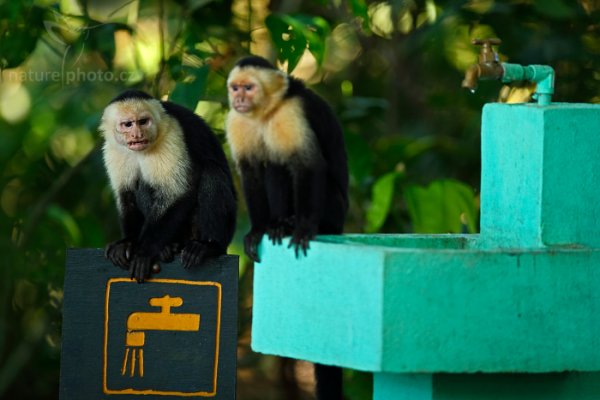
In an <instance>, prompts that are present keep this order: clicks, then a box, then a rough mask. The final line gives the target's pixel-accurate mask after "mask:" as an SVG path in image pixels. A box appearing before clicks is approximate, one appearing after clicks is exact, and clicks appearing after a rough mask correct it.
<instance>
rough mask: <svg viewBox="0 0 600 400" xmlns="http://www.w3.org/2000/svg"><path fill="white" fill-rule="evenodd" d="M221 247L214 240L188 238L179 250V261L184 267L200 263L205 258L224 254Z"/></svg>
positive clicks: (187, 267)
mask: <svg viewBox="0 0 600 400" xmlns="http://www.w3.org/2000/svg"><path fill="white" fill-rule="evenodd" d="M224 253H225V251H224V250H223V248H222V247H221V246H220V245H219V244H218V243H217V242H215V241H212V240H209V241H206V242H205V241H198V240H190V241H189V242H188V243H187V244H186V245H185V247H184V248H183V250H181V263H182V264H183V267H184V268H185V269H189V268H192V267H195V266H198V265H200V264H202V263H203V262H204V261H205V260H206V259H207V258H210V257H215V256H219V255H221V254H224Z"/></svg>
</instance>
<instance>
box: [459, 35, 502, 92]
mask: <svg viewBox="0 0 600 400" xmlns="http://www.w3.org/2000/svg"><path fill="white" fill-rule="evenodd" d="M471 43H473V44H474V45H477V46H481V52H480V53H479V63H477V64H473V65H471V66H470V67H469V69H467V72H465V79H464V80H463V81H462V87H464V88H467V89H469V90H470V91H471V92H475V89H477V81H479V80H492V79H501V78H502V76H503V75H504V69H503V68H502V64H501V63H500V60H499V58H498V53H496V52H495V51H494V49H493V48H492V46H495V45H499V44H500V43H502V42H501V41H500V39H483V40H482V39H473V41H472V42H471Z"/></svg>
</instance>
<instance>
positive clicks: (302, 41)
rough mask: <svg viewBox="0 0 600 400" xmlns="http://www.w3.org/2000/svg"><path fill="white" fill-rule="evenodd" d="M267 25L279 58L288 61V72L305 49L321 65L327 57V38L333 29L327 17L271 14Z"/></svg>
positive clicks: (292, 68)
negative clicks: (326, 19)
mask: <svg viewBox="0 0 600 400" xmlns="http://www.w3.org/2000/svg"><path fill="white" fill-rule="evenodd" d="M265 25H266V27H267V29H268V30H269V32H270V33H271V39H272V40H273V43H274V44H275V46H276V48H277V50H278V54H277V59H278V60H279V61H281V62H286V61H287V63H288V72H291V71H293V70H294V68H296V66H297V65H298V62H299V61H300V58H302V55H303V54H304V51H305V50H306V49H307V48H308V50H309V51H310V52H311V53H312V54H313V56H314V57H315V59H316V60H317V64H318V65H321V64H322V63H323V60H324V58H325V40H326V38H327V36H328V35H329V33H330V31H331V29H330V27H329V24H328V23H327V21H325V19H323V18H321V17H315V16H307V15H296V16H290V15H287V14H270V15H269V16H268V17H267V18H266V19H265Z"/></svg>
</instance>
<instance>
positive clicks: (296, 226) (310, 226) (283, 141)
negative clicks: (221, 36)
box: [226, 56, 348, 400]
mask: <svg viewBox="0 0 600 400" xmlns="http://www.w3.org/2000/svg"><path fill="white" fill-rule="evenodd" d="M227 88H228V93H229V105H230V111H229V114H228V116H227V122H226V131H227V141H228V142H229V146H230V148H231V154H232V156H233V159H234V161H235V163H236V165H237V167H238V170H239V172H240V174H241V178H242V187H243V191H244V197H245V199H246V205H247V207H248V213H249V216H250V222H251V229H250V231H249V232H248V233H247V234H246V236H245V238H244V249H245V252H246V254H247V255H248V256H249V257H250V258H252V259H253V260H254V261H260V260H259V254H258V244H259V243H260V241H261V239H262V237H263V235H264V234H265V233H266V234H267V235H268V237H269V238H270V239H271V241H272V242H273V243H274V244H281V242H282V239H283V237H285V236H288V235H291V239H290V243H289V247H294V250H295V253H296V256H298V254H299V252H302V253H304V255H306V251H307V249H308V247H309V241H310V240H311V239H313V238H314V237H315V235H316V234H341V233H342V231H343V227H344V219H345V217H346V213H347V210H348V166H347V159H346V150H345V147H344V137H343V132H342V128H341V126H340V124H339V122H338V120H337V118H336V116H335V114H334V113H333V111H332V110H331V108H330V107H329V105H328V104H327V103H326V102H325V101H324V100H323V99H322V98H320V97H319V96H318V95H316V94H315V93H314V92H313V91H311V90H310V89H308V88H306V86H305V85H304V83H302V82H301V81H300V80H298V79H295V78H293V77H291V76H289V75H287V74H285V73H283V72H282V71H280V70H278V69H276V68H275V67H274V66H273V65H272V64H271V63H269V62H268V61H267V60H265V59H263V58H261V57H256V56H250V57H246V58H243V59H241V60H240V61H238V62H237V64H236V65H235V67H234V68H233V69H232V71H231V72H230V74H229V77H228V79H227ZM323 267H324V268H325V267H326V266H323ZM315 375H316V379H317V398H318V399H320V400H340V399H342V370H341V368H339V367H332V366H326V365H320V364H315Z"/></svg>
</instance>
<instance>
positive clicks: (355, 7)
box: [349, 0, 369, 30]
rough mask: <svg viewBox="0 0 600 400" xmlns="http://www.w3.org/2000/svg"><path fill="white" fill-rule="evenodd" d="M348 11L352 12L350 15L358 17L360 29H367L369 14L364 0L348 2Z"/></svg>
mask: <svg viewBox="0 0 600 400" xmlns="http://www.w3.org/2000/svg"><path fill="white" fill-rule="evenodd" d="M349 3H350V9H351V10H352V14H354V16H356V17H358V18H360V19H361V21H362V27H363V29H365V30H368V29H369V13H368V10H369V8H368V6H367V2H366V1H365V0H350V1H349Z"/></svg>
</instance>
